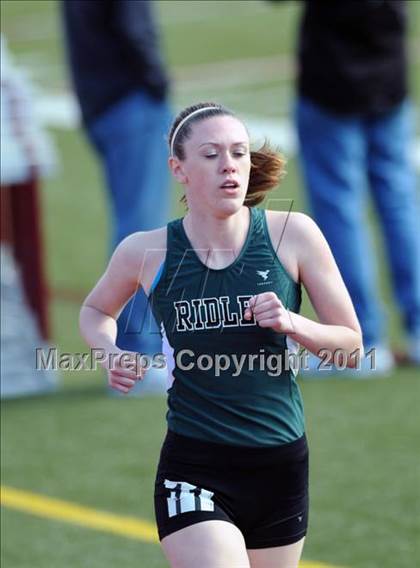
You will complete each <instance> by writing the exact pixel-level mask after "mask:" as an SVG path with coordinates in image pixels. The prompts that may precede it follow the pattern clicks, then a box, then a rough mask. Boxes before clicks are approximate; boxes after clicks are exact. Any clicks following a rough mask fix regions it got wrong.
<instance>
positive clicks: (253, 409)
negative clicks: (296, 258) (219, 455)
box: [150, 208, 304, 446]
mask: <svg viewBox="0 0 420 568" xmlns="http://www.w3.org/2000/svg"><path fill="white" fill-rule="evenodd" d="M267 291H273V292H275V293H276V294H277V296H278V297H279V298H280V299H281V301H282V302H283V304H284V306H285V307H287V308H289V309H290V310H292V311H294V312H298V311H299V308H300V303H301V289H300V285H299V284H297V283H296V282H294V281H293V279H292V278H291V277H290V276H289V274H288V273H287V271H286V270H285V268H284V267H283V265H282V264H281V262H280V261H279V259H278V257H277V254H276V252H275V250H274V248H273V246H272V244H271V240H270V236H269V233H268V228H267V222H266V216H265V212H264V211H263V210H261V209H256V208H250V226H249V230H248V234H247V238H246V241H245V244H244V246H243V248H242V251H241V252H240V254H239V256H238V257H237V258H236V259H235V260H234V262H233V263H232V264H230V265H229V266H227V267H226V268H223V269H211V268H208V267H207V266H206V265H205V264H204V263H202V262H201V260H200V259H199V258H198V256H197V254H196V252H195V251H194V249H193V247H192V245H191V243H190V241H189V240H188V237H187V235H186V233H185V230H184V227H183V223H182V219H177V220H175V221H172V222H171V223H169V224H168V233H167V253H166V258H165V262H164V264H163V266H162V268H161V270H160V271H159V275H158V276H157V277H156V278H155V282H154V283H153V286H152V290H151V293H150V302H151V309H152V311H153V314H154V316H155V318H156V321H157V323H158V325H159V328H160V331H161V334H162V341H163V352H164V353H165V355H166V361H167V365H168V380H169V389H168V412H167V421H168V428H169V429H170V430H172V431H173V432H176V433H178V434H182V435H185V436H190V437H193V438H199V439H202V440H207V441H212V442H219V443H224V444H233V445H242V446H273V445H281V444H285V443H288V442H292V441H294V440H296V439H297V438H300V437H301V436H302V435H303V434H304V417H303V405H302V398H301V394H300V390H299V387H298V385H297V383H296V380H295V372H296V371H295V370H294V368H293V355H292V352H297V348H298V345H297V344H296V343H295V342H294V341H290V338H288V337H287V336H286V335H285V334H282V333H277V332H275V331H274V330H272V329H266V328H261V327H259V326H258V325H257V323H256V321H255V320H254V319H253V320H245V319H244V311H245V308H246V306H247V302H248V300H249V299H250V298H251V297H252V296H254V295H256V294H261V293H262V292H267ZM241 363H242V364H241Z"/></svg>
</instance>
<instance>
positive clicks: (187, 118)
mask: <svg viewBox="0 0 420 568" xmlns="http://www.w3.org/2000/svg"><path fill="white" fill-rule="evenodd" d="M205 110H219V107H214V106H208V107H203V108H199V109H197V110H193V111H192V112H190V114H187V116H185V117H184V118H183V119H182V120H181V122H180V123H179V124H178V126H177V127H176V128H175V131H174V133H173V134H172V140H171V156H173V155H174V142H175V138H176V137H177V134H178V132H179V131H180V130H181V128H182V127H183V126H184V124H185V123H186V122H187V120H189V119H190V118H191V117H192V116H194V115H195V114H198V113H200V112H204V111H205Z"/></svg>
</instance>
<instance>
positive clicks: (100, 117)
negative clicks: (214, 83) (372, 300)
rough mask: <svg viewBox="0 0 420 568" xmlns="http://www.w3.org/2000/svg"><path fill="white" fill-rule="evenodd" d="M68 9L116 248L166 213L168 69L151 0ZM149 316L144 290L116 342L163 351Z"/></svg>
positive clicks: (71, 46) (67, 0)
mask: <svg viewBox="0 0 420 568" xmlns="http://www.w3.org/2000/svg"><path fill="white" fill-rule="evenodd" d="M62 12H63V19H64V28H65V35H66V40H67V53H68V61H69V65H70V70H71V74H72V79H73V83H74V88H75V91H76V94H77V97H78V100H79V104H80V108H81V113H82V120H83V125H84V127H85V129H86V132H87V134H88V137H89V140H90V141H91V143H92V144H93V146H94V147H95V149H96V150H97V152H98V154H99V156H100V159H101V161H102V163H103V168H104V171H105V176H106V181H107V186H108V197H109V201H110V212H111V219H112V221H111V230H112V237H111V247H110V248H111V251H110V252H112V251H113V250H114V249H115V247H116V246H117V245H118V243H119V242H120V241H121V240H123V239H124V238H125V237H126V236H127V235H129V234H131V233H133V232H136V231H148V230H151V229H154V228H156V227H158V226H161V225H162V224H164V223H165V222H166V221H167V218H168V207H169V194H168V182H169V177H168V172H167V171H166V168H163V167H162V164H163V163H165V161H166V158H167V149H166V142H165V133H166V132H167V130H168V126H169V123H170V119H171V116H170V111H169V106H168V102H167V96H168V87H169V82H168V77H167V73H166V69H165V66H164V63H163V61H162V58H161V54H160V50H159V42H158V35H157V30H156V25H155V21H154V18H153V12H152V3H151V2H149V1H128V0H110V1H107V2H86V1H84V0H63V2H62ZM151 318H152V316H151V314H150V310H148V306H147V299H146V297H145V295H144V292H143V291H141V290H139V291H138V292H137V294H136V295H135V297H134V300H133V301H132V302H130V303H129V305H127V306H126V307H125V309H124V310H123V311H122V313H121V315H120V317H119V319H118V336H117V344H118V346H119V347H121V348H122V349H127V350H130V351H136V352H142V353H155V352H159V351H160V350H161V342H160V337H159V333H158V330H157V329H156V327H155V326H156V324H155V323H154V321H153V320H152V319H151Z"/></svg>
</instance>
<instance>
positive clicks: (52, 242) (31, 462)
mask: <svg viewBox="0 0 420 568" xmlns="http://www.w3.org/2000/svg"><path fill="white" fill-rule="evenodd" d="M156 8H157V11H158V14H159V19H160V22H161V29H162V39H163V43H164V49H165V52H166V56H167V60H168V63H169V65H170V69H171V72H172V74H173V75H174V76H175V77H178V78H179V77H181V78H184V79H183V80H181V79H179V80H178V82H177V83H176V85H175V88H174V96H173V99H174V106H175V107H179V106H181V105H183V104H187V103H189V102H190V101H192V100H196V99H200V98H205V99H209V98H216V99H217V100H221V101H223V102H225V103H226V104H229V105H232V106H233V107H234V108H236V109H237V110H239V111H240V112H243V113H245V114H251V115H259V116H262V117H268V118H269V117H275V118H279V117H280V116H281V115H283V114H284V113H285V112H286V111H287V109H288V108H289V106H290V103H291V101H292V93H293V87H292V83H291V77H292V76H293V66H292V62H293V45H294V42H295V32H296V25H297V21H298V17H299V10H300V7H299V5H298V3H297V2H284V3H283V2H280V3H279V4H278V5H272V4H271V3H268V2H252V1H250V2H238V1H235V2H216V1H212V2H204V1H203V2H176V1H169V2H158V3H156ZM409 8H410V26H411V32H410V33H411V35H410V38H411V39H410V52H411V78H412V84H413V88H414V91H413V93H414V97H415V100H417V101H418V100H419V93H420V88H419V63H418V60H417V59H416V57H417V56H416V52H417V47H418V38H417V33H418V30H419V22H420V3H419V2H410V3H409ZM1 15H2V24H1V25H2V32H4V33H5V34H6V36H7V38H8V41H9V46H10V47H11V49H12V51H13V53H14V54H15V56H16V61H17V62H18V63H20V64H21V65H23V66H25V68H26V69H27V70H28V72H29V73H30V74H31V75H32V76H33V77H34V79H35V80H36V81H37V82H38V84H39V85H41V86H42V88H43V89H45V90H48V91H60V90H63V89H65V88H66V84H67V78H66V69H65V65H64V61H63V49H62V41H61V40H62V38H61V32H60V24H59V13H58V5H57V4H56V2H53V1H47V2H39V1H34V0H31V1H28V2H22V1H18V0H13V1H3V2H2V3H1ZM259 57H260V58H264V60H265V61H267V60H268V61H271V59H270V58H272V60H273V61H274V63H273V65H274V67H273V75H272V77H271V76H268V75H269V74H268V75H267V73H265V72H263V66H259V65H256V64H253V65H251V66H250V68H249V70H248V71H246V72H244V71H240V69H241V68H240V67H238V72H237V73H236V74H235V73H234V70H235V68H236V67H235V63H233V64H232V67H231V68H228V69H231V70H233V73H232V72H229V70H228V71H226V70H224V71H223V72H222V74H221V75H220V71H219V72H217V70H216V72H215V71H214V68H211V67H205V66H206V65H210V64H212V63H214V62H218V63H223V62H229V61H231V60H234V59H241V60H242V59H246V58H259ZM190 66H198V67H195V68H194V69H195V70H196V71H197V70H199V69H200V68H202V74H203V75H205V76H207V79H208V80H206V81H207V82H206V84H205V85H204V82H203V83H202V82H196V83H195V82H194V80H191V77H190V75H189V73H190V72H189V71H188V69H191V67H190ZM276 66H277V67H276ZM209 69H213V70H212V72H211V73H210V71H208V70H209ZM221 69H222V70H223V68H221ZM194 72H195V71H194ZM218 73H219V74H218ZM232 74H233V75H235V79H237V80H238V82H239V86H235V85H232V84H231V83H229V81H227V79H229V77H231V76H232ZM188 77H190V79H188ZM192 77H193V78H194V74H193V75H192ZM51 134H52V135H53V137H54V140H55V142H56V144H57V147H58V150H59V154H60V162H61V166H60V171H59V173H58V175H57V176H55V177H54V178H51V179H48V180H46V181H45V183H44V186H43V194H42V199H43V216H44V233H45V246H46V258H47V269H48V278H49V282H50V285H51V289H52V291H53V297H52V302H51V318H52V327H53V340H54V342H55V343H56V344H57V345H58V346H59V348H60V350H61V351H68V352H76V351H81V350H83V349H85V346H84V345H83V342H82V340H81V338H80V337H79V334H78V328H77V318H78V303H77V301H74V300H73V301H69V300H68V299H67V300H66V299H65V298H66V297H68V296H69V295H68V294H66V293H67V292H68V291H71V293H72V294H73V297H75V298H77V296H78V295H79V296H80V297H82V296H83V294H84V293H85V292H87V291H88V290H89V288H90V287H91V286H92V285H93V284H94V282H95V281H96V280H97V278H98V277H99V275H100V273H101V271H102V270H103V267H104V263H105V261H106V258H107V243H108V237H107V230H108V226H107V211H106V204H105V197H104V195H105V194H104V189H103V187H102V177H101V172H100V170H99V166H98V163H97V162H96V159H95V156H94V154H93V152H92V150H91V148H90V147H89V146H88V144H87V142H86V140H85V138H84V136H83V134H82V133H81V132H80V131H79V130H66V131H64V130H53V131H52V132H51ZM288 172H289V173H288V176H287V178H286V179H285V181H284V184H283V185H282V187H281V189H280V190H279V192H278V194H277V196H278V197H285V196H286V197H289V198H291V199H294V202H295V207H294V209H295V210H301V209H304V207H305V205H304V199H303V194H302V189H301V183H300V178H299V175H298V173H297V164H296V161H295V160H294V159H291V160H290V162H289V164H288ZM179 197H180V191H179V188H176V187H174V191H173V216H174V217H175V216H179V215H181V214H182V207H181V206H180V204H179V202H178V200H179ZM369 215H370V217H369V218H370V222H371V227H372V231H373V234H374V239H375V242H376V250H377V256H378V258H379V270H380V281H381V294H382V297H383V299H384V301H385V303H386V306H387V311H388V315H389V322H390V334H391V338H392V340H393V342H394V344H398V343H400V342H401V340H402V339H401V337H402V334H401V326H400V323H399V318H398V314H397V312H396V310H395V307H394V305H393V303H392V300H391V291H390V286H389V281H388V277H387V271H386V267H385V264H384V259H383V251H382V246H381V240H380V236H379V233H378V231H377V222H376V218H375V216H374V214H373V213H372V212H371V213H370V214H369ZM304 313H307V314H310V313H311V310H310V307H309V306H308V303H307V301H305V304H304ZM419 385H420V383H419V380H418V377H417V376H416V374H415V372H414V371H413V370H398V371H397V372H395V373H394V375H393V376H392V377H391V378H389V379H386V380H375V381H359V382H358V381H345V380H334V379H331V380H324V381H316V382H312V383H309V382H306V383H303V384H302V388H303V394H304V400H305V408H306V415H307V426H308V428H307V430H308V437H309V441H310V446H311V516H310V533H309V536H308V539H307V543H306V546H305V552H304V557H305V558H307V559H311V560H318V561H324V562H329V563H331V564H336V565H342V566H347V567H349V568H350V567H352V568H359V567H361V568H396V567H398V568H413V567H414V566H415V563H416V561H418V558H419V557H420V550H418V549H416V546H417V545H416V538H415V537H416V534H417V535H418V534H419V530H420V527H419V518H420V498H419V489H418V479H420V471H419V463H418V459H417V454H418V448H417V446H418V438H419V427H418V418H417V415H418V405H419V399H420V392H419V390H420V386H419ZM164 416H165V401H164V400H163V399H159V398H148V399H144V400H120V399H113V398H109V397H107V396H106V393H105V388H104V386H103V377H102V376H101V374H100V373H64V374H63V382H62V388H61V390H60V392H59V393H57V394H55V395H52V396H49V397H39V398H36V399H22V400H17V401H9V402H6V403H2V432H1V434H2V482H3V483H4V484H7V485H10V486H13V487H16V488H21V489H26V490H28V491H33V492H36V493H43V494H45V495H48V496H51V497H56V498H60V499H65V500H69V501H74V502H77V503H80V504H83V505H86V506H90V507H97V508H98V509H102V510H108V511H112V512H114V513H116V514H121V515H135V516H140V517H143V518H146V519H149V520H151V521H152V520H153V508H152V505H153V504H152V498H151V495H152V487H153V476H154V471H155V466H156V461H157V457H158V452H159V447H160V443H161V440H162V437H163V435H164V430H165V420H164ZM2 515H3V521H4V522H3V523H2V527H1V530H2V566H3V567H4V568H26V567H28V568H29V567H31V568H38V567H39V568H70V567H71V568H79V567H80V568H81V567H88V568H95V567H96V566H98V567H99V566H100V567H101V568H106V567H114V566H121V567H122V566H139V567H142V568H143V567H144V568H155V567H156V568H163V567H164V566H166V565H167V564H166V562H165V561H164V559H163V556H162V553H161V551H160V549H159V547H157V546H156V545H151V544H146V543H142V542H140V541H139V542H136V541H133V540H128V539H123V538H119V537H116V536H112V535H107V534H101V533H98V532H95V531H93V530H88V529H82V528H78V527H75V526H71V525H68V524H65V523H60V522H55V521H48V520H43V519H42V520H41V519H38V518H35V517H31V516H29V515H24V514H22V513H19V512H15V511H12V510H9V509H3V510H2Z"/></svg>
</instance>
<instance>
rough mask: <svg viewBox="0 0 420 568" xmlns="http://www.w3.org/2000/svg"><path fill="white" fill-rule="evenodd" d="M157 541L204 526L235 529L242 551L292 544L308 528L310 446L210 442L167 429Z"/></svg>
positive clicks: (301, 443) (158, 496)
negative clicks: (242, 542) (210, 523)
mask: <svg viewBox="0 0 420 568" xmlns="http://www.w3.org/2000/svg"><path fill="white" fill-rule="evenodd" d="M155 514H156V521H157V526H158V531H159V538H160V539H162V538H164V537H165V536H167V535H169V534H171V533H173V532H175V531H178V530H180V529H182V528H184V527H187V526H190V525H193V524H195V523H199V522H202V521H208V520H221V521H227V522H229V523H233V524H234V525H236V526H237V527H238V528H239V530H240V531H241V532H242V534H243V536H244V539H245V543H246V547H247V548H248V549H252V548H269V547H274V546H284V545H286V544H292V543H294V542H297V541H298V540H300V539H301V538H302V537H304V536H305V534H306V530H307V524H308V447H307V443H306V437H305V436H303V437H302V438H299V439H298V440H296V441H294V442H291V443H289V444H284V445H282V446H274V447H252V448H251V447H242V446H231V445H223V444H218V443H209V442H206V441H202V440H199V439H195V438H191V437H186V436H181V435H179V434H175V433H174V432H172V431H168V433H167V435H166V438H165V441H164V444H163V447H162V451H161V455H160V462H159V466H158V471H157V476H156V484H155Z"/></svg>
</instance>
